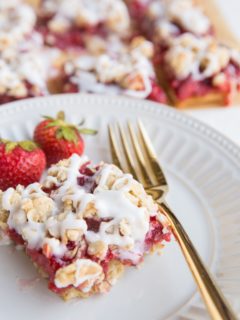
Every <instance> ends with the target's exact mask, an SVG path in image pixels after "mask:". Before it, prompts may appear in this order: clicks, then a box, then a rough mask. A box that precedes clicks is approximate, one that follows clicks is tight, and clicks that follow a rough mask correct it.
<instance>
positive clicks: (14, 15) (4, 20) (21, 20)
mask: <svg viewBox="0 0 240 320" xmlns="http://www.w3.org/2000/svg"><path fill="white" fill-rule="evenodd" d="M0 21H1V28H0V52H1V51H4V50H6V49H7V48H9V47H13V46H16V45H18V44H19V43H20V42H22V41H24V40H26V39H27V38H28V37H31V35H32V33H33V31H34V26H35V23H36V14H35V12H34V10H33V9H32V8H31V7H30V6H28V5H27V4H26V3H24V1H21V0H7V1H1V2H0Z"/></svg>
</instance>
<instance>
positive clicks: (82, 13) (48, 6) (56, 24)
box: [42, 0, 130, 34]
mask: <svg viewBox="0 0 240 320" xmlns="http://www.w3.org/2000/svg"><path fill="white" fill-rule="evenodd" d="M44 11H45V13H46V14H47V13H51V14H54V17H53V18H52V19H51V21H50V22H49V28H50V29H52V30H53V31H61V32H62V31H64V30H66V29H68V28H69V27H70V26H71V24H72V23H74V24H75V25H77V26H79V27H89V26H96V25H98V24H100V23H104V24H105V26H106V27H107V28H108V29H109V30H111V31H114V32H116V33H119V34H122V33H126V31H127V30H128V29H129V26H130V19H129V15H128V10H127V7H126V5H125V3H124V1H122V0H114V1H113V0H101V1H99V0H91V1H88V0H45V1H43V7H42V12H43V13H44Z"/></svg>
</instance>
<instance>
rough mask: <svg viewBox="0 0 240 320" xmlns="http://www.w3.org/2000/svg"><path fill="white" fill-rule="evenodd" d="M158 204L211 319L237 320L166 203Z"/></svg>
mask: <svg viewBox="0 0 240 320" xmlns="http://www.w3.org/2000/svg"><path fill="white" fill-rule="evenodd" d="M158 204H159V206H160V210H161V211H162V212H163V213H164V214H165V215H166V217H167V218H168V220H169V222H170V225H171V227H172V231H173V234H174V236H175V238H176V240H177V241H178V243H179V245H180V248H181V250H182V252H183V255H184V257H185V259H186V261H187V263H188V266H189V268H190V270H191V272H192V274H193V277H194V278H195V281H196V284H197V286H198V288H199V291H200V293H201V295H202V298H203V300H204V302H205V304H206V307H207V309H208V312H209V314H210V316H211V318H212V319H214V320H237V316H236V315H235V314H234V312H233V310H232V309H231V307H230V305H229V303H228V302H227V301H226V299H225V298H224V296H223V294H222V292H221V290H220V288H218V286H217V284H216V283H215V281H214V280H213V278H212V276H211V275H210V273H209V272H208V271H207V269H206V267H205V266H204V264H203V262H202V260H201V258H200V257H199V255H198V253H197V251H196V249H195V247H194V245H193V243H192V241H191V240H190V239H189V237H188V235H187V233H186V231H185V230H184V228H183V226H182V225H181V223H180V222H179V221H178V219H177V217H176V216H175V214H174V213H173V212H172V211H171V209H170V208H169V206H168V205H167V204H166V203H158Z"/></svg>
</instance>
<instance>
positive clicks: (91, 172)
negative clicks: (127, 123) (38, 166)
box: [0, 154, 170, 299]
mask: <svg viewBox="0 0 240 320" xmlns="http://www.w3.org/2000/svg"><path fill="white" fill-rule="evenodd" d="M0 220H1V222H0V229H1V232H2V235H5V238H6V237H7V235H9V237H10V239H13V240H14V241H16V235H17V237H18V238H20V239H21V243H22V244H23V245H24V246H25V249H26V252H27V254H28V255H29V256H30V258H31V259H32V260H33V262H34V264H35V265H37V267H38V268H39V269H40V270H41V271H43V272H45V273H47V274H48V276H49V287H50V288H51V289H52V290H53V291H54V292H56V293H58V294H59V295H60V296H61V297H63V298H64V299H70V298H72V297H77V296H80V297H88V296H90V295H92V294H94V293H104V292H107V291H109V289H110V287H111V286H112V285H113V284H115V282H116V281H117V279H118V278H119V276H120V275H121V274H122V272H123V269H124V266H125V265H138V264H139V263H140V262H141V261H142V260H143V257H144V254H146V253H148V252H150V251H152V250H153V248H154V247H158V248H159V245H161V246H162V242H163V241H164V240H167V241H168V240H169V235H170V231H169V227H168V223H167V221H166V219H165V217H164V216H163V215H162V214H161V213H160V211H159V209H158V206H157V205H156V204H155V203H154V201H153V199H152V198H151V197H150V196H148V195H147V194H146V192H145V191H144V189H143V187H142V185H141V184H140V183H138V182H137V181H136V180H134V179H133V178H132V176H131V175H129V174H124V173H123V172H122V171H121V170H120V169H118V168H117V167H116V166H114V165H110V164H105V163H100V164H99V165H97V166H94V165H91V164H90V163H89V161H88V159H87V157H85V156H83V157H80V156H78V155H76V154H74V155H73V156H72V157H70V158H69V159H67V160H62V161H60V162H59V163H58V164H56V165H53V166H52V167H51V168H50V169H49V170H48V174H47V177H46V178H45V180H44V181H43V184H42V185H41V184H39V183H34V184H31V185H29V186H28V187H26V188H23V187H21V186H18V187H17V188H16V189H13V188H10V189H8V190H6V191H5V192H1V193H0ZM13 235H14V236H13ZM156 235H157V236H156ZM43 261H45V262H44V263H43ZM46 266H47V267H46ZM49 270H51V271H49Z"/></svg>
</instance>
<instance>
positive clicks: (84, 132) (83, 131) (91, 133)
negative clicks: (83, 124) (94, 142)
mask: <svg viewBox="0 0 240 320" xmlns="http://www.w3.org/2000/svg"><path fill="white" fill-rule="evenodd" d="M78 132H80V133H82V134H88V135H92V136H94V135H96V134H97V130H93V129H88V128H79V129H78Z"/></svg>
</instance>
